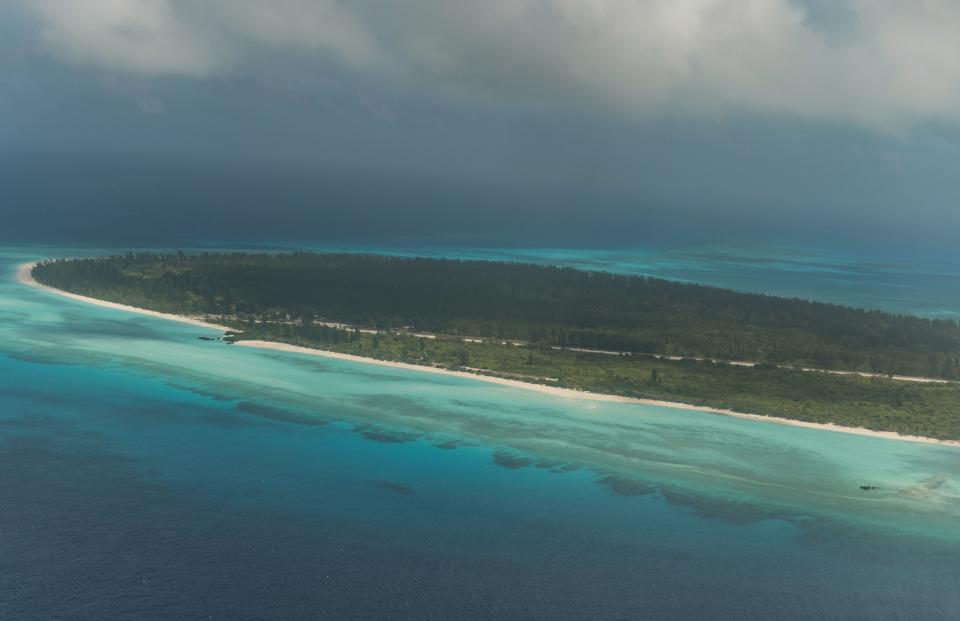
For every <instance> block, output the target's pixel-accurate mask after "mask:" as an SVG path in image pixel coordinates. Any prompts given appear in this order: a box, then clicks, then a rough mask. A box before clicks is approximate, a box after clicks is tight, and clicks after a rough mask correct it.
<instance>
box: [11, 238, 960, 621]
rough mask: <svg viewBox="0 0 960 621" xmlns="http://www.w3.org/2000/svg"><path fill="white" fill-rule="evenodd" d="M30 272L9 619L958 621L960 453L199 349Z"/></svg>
mask: <svg viewBox="0 0 960 621" xmlns="http://www.w3.org/2000/svg"><path fill="white" fill-rule="evenodd" d="M34 255H35V252H30V251H22V250H16V249H9V250H7V251H6V252H5V253H3V254H2V256H0V260H2V261H3V264H2V266H0V270H2V281H0V456H2V464H0V549H3V551H4V553H3V554H0V593H3V594H4V596H3V597H2V598H0V618H4V619H6V618H11V619H19V618H52V617H57V616H69V617H72V618H90V619H102V618H107V617H110V616H111V615H114V616H128V617H136V618H156V619H171V618H198V617H199V618H205V617H207V616H208V615H209V616H211V617H212V618H223V619H236V618H250V619H260V618H265V617H266V618H271V617H273V618H304V617H308V618H310V617H319V616H336V617H344V616H354V617H359V618H370V617H386V616H392V617H393V618H452V617H456V618H477V617H490V616H494V617H500V618H507V617H520V618H544V619H547V618H549V619H555V618H598V617H606V618H643V617H645V616H647V617H654V618H697V617H701V618H703V617H708V618H715V619H716V618H772V617H775V618H796V619H808V618H852V617H859V618H894V619H896V618H905V619H906V618H926V619H940V618H942V619H952V618H958V617H960V449H956V448H951V447H939V446H931V445H923V444H914V443H907V442H897V441H891V440H882V439H874V438H866V437H859V436H851V435H845V434H839V433H831V432H825V431H817V430H808V429H799V428H793V427H786V426H781V425H774V424H764V423H757V422H753V421H745V420H740V419H734V418H728V417H723V416H717V415H710V414H703V413H698V412H690V411H682V410H676V409H669V408H654V407H643V406H636V405H628V404H617V403H607V402H594V401H586V400H578V399H562V398H556V397H549V396H544V395H542V394H537V393H533V392H527V391H523V390H518V389H511V388H507V387H502V386H496V385H491V384H486V383H482V382H478V381H473V380H468V379H460V378H447V377H441V376H436V375H429V374H420V373H415V372H409V371H402V370H396V369H387V368H383V367H374V366H369V365H363V364H354V363H349V362H344V361H336V360H327V359H319V358H314V357H309V356H303V355H296V354H280V353H277V352H269V351H259V350H254V349H249V348H241V347H235V346H228V345H225V344H222V343H211V342H205V341H200V340H198V336H201V335H206V334H209V332H207V331H205V330H203V329H199V328H194V327H190V326H184V325H179V324H175V323H172V322H166V321H163V320H158V319H153V318H149V317H144V316H138V315H131V314H126V313H122V312H118V311H112V310H108V309H102V308H97V307H92V306H88V305H85V304H82V303H78V302H73V301H70V300H65V299H62V298H59V297H56V296H53V295H50V294H47V293H44V292H41V291H36V290H33V289H29V288H27V287H24V286H21V285H18V284H16V283H14V282H13V280H12V274H13V268H14V266H15V265H16V263H18V262H20V261H24V260H28V259H31V258H35V256H34ZM863 484H869V485H876V486H878V487H879V488H880V489H879V490H877V491H875V492H864V491H862V490H860V489H859V486H860V485H863Z"/></svg>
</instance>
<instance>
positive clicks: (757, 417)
mask: <svg viewBox="0 0 960 621" xmlns="http://www.w3.org/2000/svg"><path fill="white" fill-rule="evenodd" d="M35 265H37V262H30V263H23V264H20V265H18V266H17V271H16V280H17V282H19V283H21V284H23V285H26V286H29V287H33V288H36V289H41V290H43V291H47V292H49V293H52V294H54V295H59V296H61V297H65V298H69V299H71V300H76V301H78V302H85V303H87V304H93V305H95V306H100V307H103V308H110V309H113V310H120V311H126V312H132V313H138V314H141V315H146V316H149V317H154V318H158V319H166V320H168V321H177V322H180V323H185V324H189V325H193V326H197V327H201V328H208V329H211V330H217V331H221V332H224V331H236V330H235V329H234V328H231V327H229V326H222V325H219V324H215V323H209V322H206V321H202V320H200V319H194V318H192V317H184V316H181V315H173V314H170V313H161V312H159V311H152V310H148V309H145V308H137V307H135V306H128V305H126V304H118V303H116V302H107V301H104V300H98V299H96V298H91V297H88V296H84V295H79V294H76V293H70V292H69V291H63V290H61V289H56V288H54V287H50V286H47V285H44V284H42V283H40V282H37V280H36V279H34V278H33V275H32V271H33V268H34V266H35ZM234 344H235V345H241V346H245V347H252V348H256V349H265V350H272V351H281V352H287V353H298V354H306V355H311V356H320V357H324V358H333V359H336V360H344V361H348V362H357V363H362V364H373V365H378V366H384V367H392V368H395V369H403V370H407V371H419V372H422V373H434V374H437V375H446V376H451V377H460V378H465V379H471V380H476V381H481V382H487V383H490V384H498V385H500V386H507V387H510V388H519V389H523V390H531V391H535V392H539V393H541V394H547V395H551V396H554V397H563V398H567V399H583V400H590V401H607V402H614V403H629V404H634V405H646V406H657V407H668V408H673V409H680V410H692V411H695V412H703V413H707V414H718V415H722V416H731V417H734V418H740V419H744V420H751V421H756V422H763V423H774V424H779V425H788V426H791V427H801V428H806V429H819V430H821V431H833V432H836V433H846V434H851V435H859V436H867V437H872V438H881V439H886V440H900V441H903V442H919V443H923V444H934V445H940V446H953V447H960V440H939V439H937V438H927V437H924V436H911V435H904V434H900V433H897V432H895V431H874V430H872V429H866V428H864V427H844V426H842V425H837V424H835V423H813V422H808V421H802V420H794V419H790V418H782V417H778V416H765V415H762V414H747V413H744V412H736V411H734V410H726V409H722V408H713V407H709V406H702V405H693V404H689V403H680V402H677V401H661V400H657V399H637V398H634V397H623V396H620V395H610V394H604V393H597V392H588V391H584V390H576V389H573V388H561V387H559V386H546V385H543V384H534V383H531V382H523V381H520V380H515V379H508V378H503V377H496V376H491V375H482V374H479V373H470V372H467V371H451V370H449V369H441V368H437V367H428V366H423V365H417V364H410V363H407V362H392V361H389V360H379V359H377V358H366V357H363V356H356V355H354V354H343V353H340V352H334V351H328V350H324V349H314V348H311V347H301V346H299V345H289V344H287V343H280V342H276V341H261V340H249V341H237V342H236V343H234Z"/></svg>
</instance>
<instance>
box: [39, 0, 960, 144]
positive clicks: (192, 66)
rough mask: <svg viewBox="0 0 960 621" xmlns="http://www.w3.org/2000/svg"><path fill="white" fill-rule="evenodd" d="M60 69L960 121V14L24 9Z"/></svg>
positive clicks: (225, 0)
mask: <svg viewBox="0 0 960 621" xmlns="http://www.w3.org/2000/svg"><path fill="white" fill-rule="evenodd" d="M21 7H22V10H25V11H29V12H30V13H31V14H33V15H35V16H36V17H37V18H38V19H39V21H40V23H41V30H40V36H41V37H42V41H43V42H44V43H45V45H46V46H47V48H48V49H49V50H51V51H52V52H54V53H55V54H57V55H58V56H59V57H60V58H62V59H64V60H66V61H68V62H71V63H74V64H76V65H80V66H89V67H92V68H96V69H99V70H104V71H111V72H117V73H126V74H135V75H138V76H146V77H149V76H154V75H180V76H190V77H203V76H213V75H218V74H224V73H231V72H233V73H235V72H244V71H252V70H254V69H253V67H260V66H262V61H263V59H265V58H269V59H271V61H272V62H284V61H285V56H284V55H285V54H293V55H297V56H298V57H305V58H307V59H308V60H309V59H317V63H318V64H317V68H316V71H317V72H318V73H319V72H322V71H324V70H325V68H326V67H328V66H329V62H330V61H335V62H336V63H338V64H339V65H340V66H341V67H345V68H346V69H347V70H348V71H352V72H354V73H355V74H356V75H357V76H358V77H359V78H360V79H368V80H379V81H382V80H385V79H389V80H393V81H396V82H397V83H398V84H404V85H406V86H407V87H408V88H410V89H412V90H417V91H419V92H422V93H424V94H425V95H426V96H428V97H430V96H437V97H440V96H442V97H456V98H465V99H471V100H479V101H484V102H494V103H498V104H505V105H517V104H522V105H534V106H551V107H552V106H557V107H569V108H572V109H575V110H587V111H590V112H597V113H600V114H614V115H617V116H618V117H626V118H650V117H658V116H662V115H670V116H677V115H682V116H697V117H715V116H729V115H757V114H759V115H767V116H771V117H777V118H780V117H790V118H801V119H813V120H820V121H828V122H841V123H854V124H858V125H865V126H871V127H890V126H898V125H903V124H910V123H914V122H923V121H945V122H950V123H955V122H957V121H960V4H958V3H956V2H954V1H953V0H836V1H835V2H827V3H825V2H823V0H806V1H805V2H801V1H800V0H463V1H461V2H449V0H407V1H405V2H402V3H394V2H390V3H384V2H377V1H376V0H354V1H353V2H350V3H347V2H337V1H335V0H314V1H310V0H272V1H270V2H267V1H258V0H84V2H76V0H22V3H21Z"/></svg>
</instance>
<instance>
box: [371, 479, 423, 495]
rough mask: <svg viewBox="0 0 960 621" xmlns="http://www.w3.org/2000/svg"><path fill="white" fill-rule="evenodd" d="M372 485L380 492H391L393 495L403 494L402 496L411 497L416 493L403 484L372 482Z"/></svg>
mask: <svg viewBox="0 0 960 621" xmlns="http://www.w3.org/2000/svg"><path fill="white" fill-rule="evenodd" d="M373 484H374V485H375V486H376V487H379V488H380V489H382V490H386V491H388V492H393V493H395V494H403V495H404V496H412V495H413V494H415V493H416V492H414V491H413V488H412V487H410V486H409V485H404V484H403V483H396V482H394V481H374V482H373Z"/></svg>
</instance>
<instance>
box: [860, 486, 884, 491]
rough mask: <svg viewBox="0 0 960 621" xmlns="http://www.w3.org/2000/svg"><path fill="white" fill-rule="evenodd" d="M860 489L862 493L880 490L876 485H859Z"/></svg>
mask: <svg viewBox="0 0 960 621" xmlns="http://www.w3.org/2000/svg"><path fill="white" fill-rule="evenodd" d="M860 489H862V490H864V491H870V490H875V489H880V488H879V487H877V486H876V485H861V486H860Z"/></svg>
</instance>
